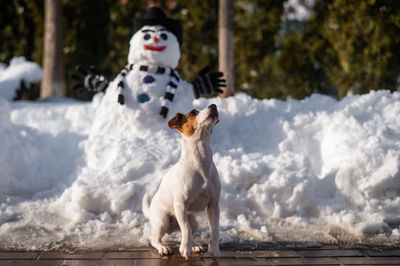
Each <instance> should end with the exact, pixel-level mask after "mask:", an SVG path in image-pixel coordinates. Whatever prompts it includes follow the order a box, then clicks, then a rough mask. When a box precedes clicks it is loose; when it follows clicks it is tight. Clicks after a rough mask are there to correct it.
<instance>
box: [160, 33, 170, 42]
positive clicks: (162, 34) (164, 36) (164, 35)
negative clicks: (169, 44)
mask: <svg viewBox="0 0 400 266" xmlns="http://www.w3.org/2000/svg"><path fill="white" fill-rule="evenodd" d="M160 37H161V39H163V40H164V41H165V40H167V39H168V35H167V34H165V33H161V35H160Z"/></svg>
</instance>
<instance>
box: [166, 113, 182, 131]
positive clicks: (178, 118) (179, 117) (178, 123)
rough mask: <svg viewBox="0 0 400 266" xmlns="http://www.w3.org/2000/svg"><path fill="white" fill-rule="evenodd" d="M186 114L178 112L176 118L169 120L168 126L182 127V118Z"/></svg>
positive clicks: (173, 127)
mask: <svg viewBox="0 0 400 266" xmlns="http://www.w3.org/2000/svg"><path fill="white" fill-rule="evenodd" d="M184 116H185V115H184V114H181V113H177V114H176V115H175V116H174V118H172V119H171V120H169V121H168V126H169V127H170V128H172V129H178V128H181V127H182V118H183V117H184Z"/></svg>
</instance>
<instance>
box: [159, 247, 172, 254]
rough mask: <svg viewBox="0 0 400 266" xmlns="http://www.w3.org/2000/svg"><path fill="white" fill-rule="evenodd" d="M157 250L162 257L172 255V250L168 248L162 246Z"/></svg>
mask: <svg viewBox="0 0 400 266" xmlns="http://www.w3.org/2000/svg"><path fill="white" fill-rule="evenodd" d="M157 250H158V254H160V255H161V256H166V255H170V254H172V249H170V248H169V247H167V246H161V247H159V248H157Z"/></svg>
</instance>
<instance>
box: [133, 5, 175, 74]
mask: <svg viewBox="0 0 400 266" xmlns="http://www.w3.org/2000/svg"><path fill="white" fill-rule="evenodd" d="M133 26H134V29H133V30H134V35H133V36H132V39H131V41H130V49H129V55H128V62H129V63H130V64H135V63H143V64H153V65H158V66H164V67H168V66H169V67H172V68H175V67H176V66H177V65H178V61H179V58H180V56H181V54H180V49H179V48H180V47H179V46H180V44H181V43H182V28H181V24H180V22H179V21H178V20H175V19H171V18H167V16H166V15H165V13H164V12H163V11H162V10H161V9H160V8H158V7H150V8H149V9H148V10H147V11H146V14H145V15H144V17H143V18H137V19H135V20H134V21H133Z"/></svg>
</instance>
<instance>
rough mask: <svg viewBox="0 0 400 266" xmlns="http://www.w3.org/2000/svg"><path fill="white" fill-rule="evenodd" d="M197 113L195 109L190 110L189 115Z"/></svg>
mask: <svg viewBox="0 0 400 266" xmlns="http://www.w3.org/2000/svg"><path fill="white" fill-rule="evenodd" d="M195 115H197V110H196V109H193V110H192V111H190V113H189V116H195Z"/></svg>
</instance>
